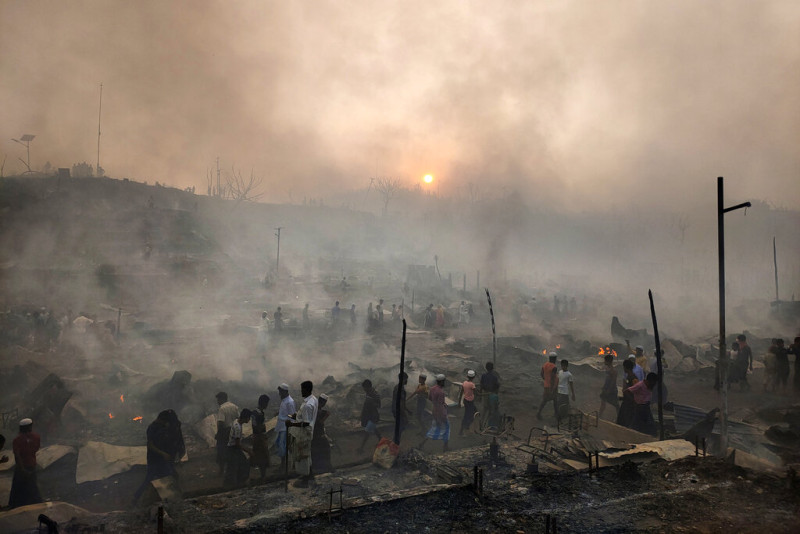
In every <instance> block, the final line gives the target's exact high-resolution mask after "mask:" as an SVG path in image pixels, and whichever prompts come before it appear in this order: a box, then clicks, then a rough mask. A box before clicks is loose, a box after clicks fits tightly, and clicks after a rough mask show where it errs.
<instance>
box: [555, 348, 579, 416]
mask: <svg viewBox="0 0 800 534" xmlns="http://www.w3.org/2000/svg"><path fill="white" fill-rule="evenodd" d="M570 396H571V397H572V401H573V402H575V385H574V380H573V378H572V373H570V372H569V361H567V360H561V370H560V371H559V372H558V419H559V420H560V419H561V418H562V417H564V416H566V415H568V414H569V399H570Z"/></svg>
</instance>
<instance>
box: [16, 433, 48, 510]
mask: <svg viewBox="0 0 800 534" xmlns="http://www.w3.org/2000/svg"><path fill="white" fill-rule="evenodd" d="M40 446H41V438H40V437H39V434H37V433H36V432H34V431H33V421H31V420H30V419H23V420H22V421H20V422H19V435H18V436H17V437H16V438H14V444H13V449H14V460H15V461H16V465H15V466H14V478H13V480H12V481H11V495H10V496H9V499H8V506H9V508H18V507H20V506H25V505H27V504H36V503H40V502H42V496H41V494H40V493H39V486H38V485H37V483H36V452H37V451H38V450H39V447H40Z"/></svg>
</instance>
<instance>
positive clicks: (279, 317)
mask: <svg viewBox="0 0 800 534" xmlns="http://www.w3.org/2000/svg"><path fill="white" fill-rule="evenodd" d="M272 318H273V320H274V322H275V331H276V332H280V331H281V330H283V312H282V311H281V307H280V306H278V309H277V310H275V313H273V314H272Z"/></svg>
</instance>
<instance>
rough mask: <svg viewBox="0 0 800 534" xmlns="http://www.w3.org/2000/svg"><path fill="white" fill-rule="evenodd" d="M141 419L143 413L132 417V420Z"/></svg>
mask: <svg viewBox="0 0 800 534" xmlns="http://www.w3.org/2000/svg"><path fill="white" fill-rule="evenodd" d="M141 420H142V416H141V415H137V416H136V417H134V418H133V419H132V421H141Z"/></svg>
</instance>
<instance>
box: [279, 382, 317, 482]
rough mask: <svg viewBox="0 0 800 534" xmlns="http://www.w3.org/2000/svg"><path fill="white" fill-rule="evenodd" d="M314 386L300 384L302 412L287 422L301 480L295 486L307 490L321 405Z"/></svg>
mask: <svg viewBox="0 0 800 534" xmlns="http://www.w3.org/2000/svg"><path fill="white" fill-rule="evenodd" d="M313 390H314V384H313V383H312V382H311V380H306V381H305V382H303V383H302V384H300V394H301V395H302V396H303V403H302V404H301V405H300V410H298V412H297V413H296V414H294V416H292V417H290V418H289V420H288V421H286V426H287V427H288V428H289V429H290V432H291V435H292V459H293V460H294V465H295V469H296V470H297V472H298V473H299V474H300V478H299V479H298V480H297V481H296V482H295V483H294V484H293V485H294V487H296V488H307V487H308V484H309V482H311V477H312V475H311V440H312V439H313V436H314V424H315V423H316V421H317V412H318V410H319V403H318V402H317V398H316V397H315V396H314V395H313V394H312V391H313Z"/></svg>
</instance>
